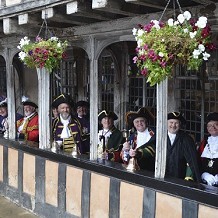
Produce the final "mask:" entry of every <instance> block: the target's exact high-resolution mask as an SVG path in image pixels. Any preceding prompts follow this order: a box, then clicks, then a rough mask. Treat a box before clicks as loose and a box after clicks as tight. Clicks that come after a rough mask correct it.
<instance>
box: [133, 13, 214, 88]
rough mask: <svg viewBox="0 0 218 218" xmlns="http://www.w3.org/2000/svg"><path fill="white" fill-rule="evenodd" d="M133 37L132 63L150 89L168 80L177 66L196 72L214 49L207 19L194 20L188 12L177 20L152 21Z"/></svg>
mask: <svg viewBox="0 0 218 218" xmlns="http://www.w3.org/2000/svg"><path fill="white" fill-rule="evenodd" d="M133 35H134V36H135V39H136V41H137V48H136V53H137V56H135V57H134V58H133V61H134V63H136V65H137V66H138V68H139V70H140V73H141V74H142V75H143V76H145V77H146V78H147V82H149V83H150V85H151V86H153V85H155V84H158V83H160V82H161V81H163V80H164V79H166V77H168V76H170V75H171V74H172V68H173V66H175V65H177V64H180V65H184V66H187V69H188V70H198V69H199V67H200V66H201V65H202V63H203V61H207V60H208V59H209V58H210V54H209V51H210V50H213V49H215V45H214V44H213V43H211V28H210V27H209V25H208V24H207V18H206V17H204V16H202V17H199V18H198V19H193V18H191V13H190V12H189V11H185V12H184V13H182V14H179V15H178V17H177V20H174V19H172V18H170V19H169V20H168V21H167V22H166V23H164V22H162V21H157V20H152V21H151V22H150V23H149V24H148V25H145V26H143V25H139V28H138V29H136V28H134V29H133Z"/></svg>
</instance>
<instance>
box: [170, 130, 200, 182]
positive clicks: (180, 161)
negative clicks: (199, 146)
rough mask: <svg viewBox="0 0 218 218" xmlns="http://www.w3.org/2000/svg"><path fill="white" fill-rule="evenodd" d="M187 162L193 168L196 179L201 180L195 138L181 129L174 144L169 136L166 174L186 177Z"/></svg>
mask: <svg viewBox="0 0 218 218" xmlns="http://www.w3.org/2000/svg"><path fill="white" fill-rule="evenodd" d="M187 164H188V165H189V167H190V168H191V171H192V173H193V175H194V179H195V180H196V181H198V182H200V171H199V167H198V160H197V150H196V146H195V143H194V140H193V139H192V138H191V136H189V135H188V134H187V133H185V132H183V131H181V130H179V132H178V133H177V134H176V138H175V141H174V143H173V145H171V143H170V139H169V136H167V163H166V175H168V176H172V177H177V178H181V179H184V178H185V177H186V170H187Z"/></svg>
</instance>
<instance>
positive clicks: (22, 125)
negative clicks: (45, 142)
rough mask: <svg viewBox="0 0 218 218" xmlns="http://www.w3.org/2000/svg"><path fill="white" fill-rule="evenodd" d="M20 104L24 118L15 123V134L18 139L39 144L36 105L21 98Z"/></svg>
mask: <svg viewBox="0 0 218 218" xmlns="http://www.w3.org/2000/svg"><path fill="white" fill-rule="evenodd" d="M22 104H23V109H24V117H23V118H21V119H20V120H18V121H17V134H18V138H19V139H24V140H28V141H34V142H39V122H38V113H37V111H36V109H37V108H38V106H37V104H35V103H34V102H33V101H31V100H30V99H29V98H27V97H25V96H23V97H22Z"/></svg>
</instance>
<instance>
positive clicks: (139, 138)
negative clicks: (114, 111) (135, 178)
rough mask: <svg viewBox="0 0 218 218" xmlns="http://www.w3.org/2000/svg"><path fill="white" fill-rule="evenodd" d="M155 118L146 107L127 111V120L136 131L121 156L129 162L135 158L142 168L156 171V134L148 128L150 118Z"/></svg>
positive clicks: (124, 146) (125, 161)
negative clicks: (135, 110)
mask: <svg viewBox="0 0 218 218" xmlns="http://www.w3.org/2000/svg"><path fill="white" fill-rule="evenodd" d="M152 119H154V116H153V114H152V113H151V112H150V111H149V110H148V109H147V108H145V107H143V108H141V109H139V110H138V111H137V112H133V111H130V112H127V114H126V121H127V123H128V125H129V126H130V127H132V126H134V128H135V132H134V133H133V134H132V135H131V136H130V137H129V139H127V142H125V143H124V144H123V149H122V152H121V157H122V159H123V161H124V163H126V164H128V162H129V160H130V158H135V159H136V160H137V163H138V165H139V167H140V168H141V169H145V170H151V171H154V163H155V134H154V131H153V130H151V129H150V128H148V120H152Z"/></svg>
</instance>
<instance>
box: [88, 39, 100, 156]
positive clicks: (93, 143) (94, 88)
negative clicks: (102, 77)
mask: <svg viewBox="0 0 218 218" xmlns="http://www.w3.org/2000/svg"><path fill="white" fill-rule="evenodd" d="M95 46H96V43H95V39H94V38H93V37H90V49H91V60H90V123H91V125H90V160H96V159H97V145H98V116H97V115H98V60H96V58H95V50H96V48H95Z"/></svg>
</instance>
